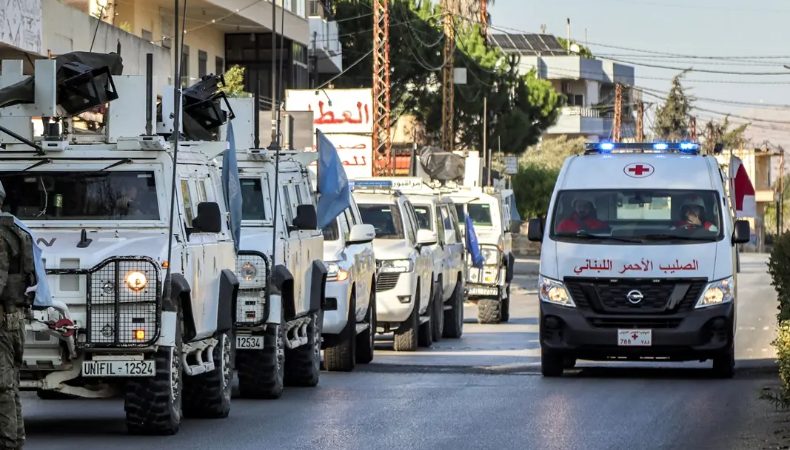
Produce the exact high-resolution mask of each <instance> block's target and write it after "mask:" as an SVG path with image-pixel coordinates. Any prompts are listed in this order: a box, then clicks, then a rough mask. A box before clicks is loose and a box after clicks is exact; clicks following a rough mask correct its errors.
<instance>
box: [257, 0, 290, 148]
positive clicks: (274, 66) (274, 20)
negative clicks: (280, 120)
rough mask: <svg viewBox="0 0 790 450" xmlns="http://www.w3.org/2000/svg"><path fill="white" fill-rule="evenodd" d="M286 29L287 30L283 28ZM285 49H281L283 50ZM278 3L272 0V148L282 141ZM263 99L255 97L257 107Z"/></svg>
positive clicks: (277, 146) (278, 146) (278, 145)
mask: <svg viewBox="0 0 790 450" xmlns="http://www.w3.org/2000/svg"><path fill="white" fill-rule="evenodd" d="M283 31H285V30H283ZM282 50H283V49H280V51H282ZM276 54H277V3H276V2H274V1H272V143H271V144H270V145H269V147H270V148H271V149H272V150H279V149H280V142H279V140H278V138H279V136H277V57H276ZM260 101H261V99H260V98H256V99H255V107H256V108H259V107H260V106H259V103H258V102H260Z"/></svg>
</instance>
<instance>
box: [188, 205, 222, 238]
mask: <svg viewBox="0 0 790 450" xmlns="http://www.w3.org/2000/svg"><path fill="white" fill-rule="evenodd" d="M192 227H194V228H195V230H196V231H197V232H199V233H221V232H222V213H221V212H220V210H219V204H217V203H215V202H201V203H199V204H198V207H197V216H195V218H194V219H192Z"/></svg>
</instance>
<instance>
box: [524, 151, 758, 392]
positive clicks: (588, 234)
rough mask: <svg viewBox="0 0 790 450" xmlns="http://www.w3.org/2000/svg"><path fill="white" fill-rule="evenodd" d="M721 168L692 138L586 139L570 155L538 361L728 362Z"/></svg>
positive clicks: (542, 284)
mask: <svg viewBox="0 0 790 450" xmlns="http://www.w3.org/2000/svg"><path fill="white" fill-rule="evenodd" d="M727 180H728V178H727V174H726V173H725V172H724V171H723V170H722V168H721V167H720V166H719V164H718V163H717V161H716V159H715V158H714V157H713V156H712V155H703V154H701V153H700V146H699V144H697V143H693V142H680V143H661V142H660V143H617V144H615V143H610V142H602V143H588V144H585V153H584V154H583V155H578V156H571V157H569V158H568V159H566V160H565V163H564V164H563V167H562V169H561V171H560V174H559V177H558V179H557V183H556V185H555V187H554V192H553V194H552V197H551V202H550V205H549V212H548V215H547V217H546V218H545V220H544V219H542V218H537V219H531V220H530V223H529V236H528V237H529V239H530V240H531V241H539V242H542V245H541V257H540V258H541V259H540V276H539V280H538V295H539V299H540V302H539V304H540V314H539V317H540V344H541V371H542V374H543V376H546V377H557V376H561V375H562V374H563V371H564V370H565V369H570V368H573V367H574V366H575V364H576V361H577V360H578V359H583V360H593V361H604V360H627V361H636V360H653V361H667V360H668V361H707V360H712V369H713V372H712V373H713V374H714V375H715V376H717V377H721V378H731V377H732V376H733V373H734V366H735V330H736V311H737V303H736V302H737V286H738V280H737V270H736V254H737V249H736V245H737V244H739V243H744V242H748V240H749V232H750V230H749V223H748V222H747V221H744V220H735V219H734V217H735V213H734V208H733V205H732V202H731V199H730V198H728V197H727V194H726V190H725V186H727V183H728V181H727Z"/></svg>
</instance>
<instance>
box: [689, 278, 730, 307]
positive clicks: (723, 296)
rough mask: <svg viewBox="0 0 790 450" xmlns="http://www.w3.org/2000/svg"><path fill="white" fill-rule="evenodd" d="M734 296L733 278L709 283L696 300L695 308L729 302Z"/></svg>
mask: <svg viewBox="0 0 790 450" xmlns="http://www.w3.org/2000/svg"><path fill="white" fill-rule="evenodd" d="M734 298H735V278H734V277H729V278H725V279H723V280H719V281H714V282H712V283H709V284H708V286H707V287H706V288H705V291H704V292H703V293H702V296H701V297H700V298H699V301H698V302H697V306H696V307H697V308H705V307H707V306H715V305H721V304H724V303H731V302H732V300H733V299H734Z"/></svg>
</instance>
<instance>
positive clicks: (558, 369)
mask: <svg viewBox="0 0 790 450" xmlns="http://www.w3.org/2000/svg"><path fill="white" fill-rule="evenodd" d="M564 370H565V357H563V356H562V355H557V354H554V353H550V352H547V351H545V350H541V351H540V373H541V374H542V375H543V376H544V377H561V376H562V372H563V371H564Z"/></svg>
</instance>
